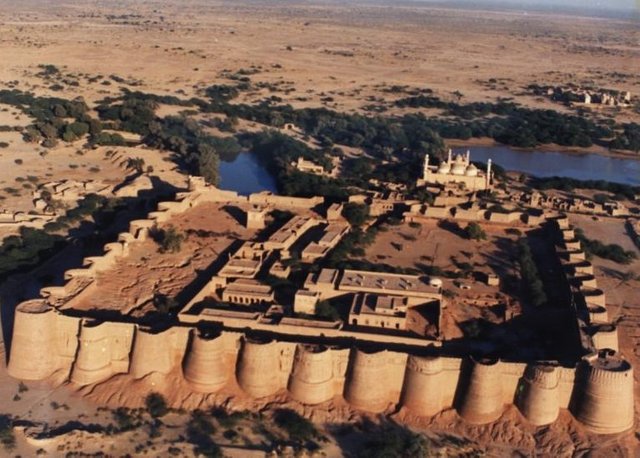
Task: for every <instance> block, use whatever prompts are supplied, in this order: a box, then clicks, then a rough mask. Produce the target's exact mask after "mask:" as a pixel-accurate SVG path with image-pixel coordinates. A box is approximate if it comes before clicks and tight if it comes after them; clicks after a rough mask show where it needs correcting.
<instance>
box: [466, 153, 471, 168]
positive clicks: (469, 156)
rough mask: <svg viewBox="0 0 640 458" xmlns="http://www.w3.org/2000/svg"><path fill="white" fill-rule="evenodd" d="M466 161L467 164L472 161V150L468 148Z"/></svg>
mask: <svg viewBox="0 0 640 458" xmlns="http://www.w3.org/2000/svg"><path fill="white" fill-rule="evenodd" d="M466 162H467V165H469V164H470V163H471V152H470V151H469V150H467V157H466Z"/></svg>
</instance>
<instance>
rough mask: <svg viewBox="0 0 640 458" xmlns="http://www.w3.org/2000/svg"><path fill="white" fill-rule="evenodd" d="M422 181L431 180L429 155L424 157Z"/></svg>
mask: <svg viewBox="0 0 640 458" xmlns="http://www.w3.org/2000/svg"><path fill="white" fill-rule="evenodd" d="M422 179H423V180H424V181H428V180H429V155H428V154H427V155H426V156H425V157H424V169H423V170H422Z"/></svg>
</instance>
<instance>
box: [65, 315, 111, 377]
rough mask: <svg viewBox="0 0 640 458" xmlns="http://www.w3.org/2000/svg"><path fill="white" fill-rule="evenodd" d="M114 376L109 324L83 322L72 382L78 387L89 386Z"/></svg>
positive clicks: (72, 372) (72, 371)
mask: <svg viewBox="0 0 640 458" xmlns="http://www.w3.org/2000/svg"><path fill="white" fill-rule="evenodd" d="M112 375H113V370H112V368H111V336H110V327H109V324H108V323H103V322H98V321H84V322H82V324H81V326H80V342H79V345H78V354H77V356H76V360H75V363H74V365H73V369H72V370H71V381H72V382H73V383H76V384H78V385H89V384H91V383H98V382H101V381H103V380H106V379H108V378H109V377H111V376H112Z"/></svg>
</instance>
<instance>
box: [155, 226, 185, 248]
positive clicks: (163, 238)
mask: <svg viewBox="0 0 640 458" xmlns="http://www.w3.org/2000/svg"><path fill="white" fill-rule="evenodd" d="M154 239H155V241H156V242H157V243H159V244H160V250H159V251H160V253H179V252H180V250H181V249H182V242H183V240H184V239H185V236H184V234H181V233H179V232H178V230H177V229H176V228H175V227H173V226H169V227H168V228H167V229H160V230H158V231H156V233H155V234H154Z"/></svg>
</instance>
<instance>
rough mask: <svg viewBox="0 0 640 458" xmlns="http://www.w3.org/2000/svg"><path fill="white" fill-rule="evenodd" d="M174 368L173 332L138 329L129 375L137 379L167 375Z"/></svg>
mask: <svg viewBox="0 0 640 458" xmlns="http://www.w3.org/2000/svg"><path fill="white" fill-rule="evenodd" d="M173 366H174V353H173V348H172V333H171V330H170V329H169V330H166V331H164V332H154V331H152V330H150V329H145V328H137V329H136V333H135V338H134V342H133V352H132V353H131V366H130V368H129V373H130V374H131V375H132V376H133V377H134V378H136V379H140V378H143V377H145V376H147V375H149V374H152V373H158V374H163V375H166V374H168V373H169V372H171V369H173Z"/></svg>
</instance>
